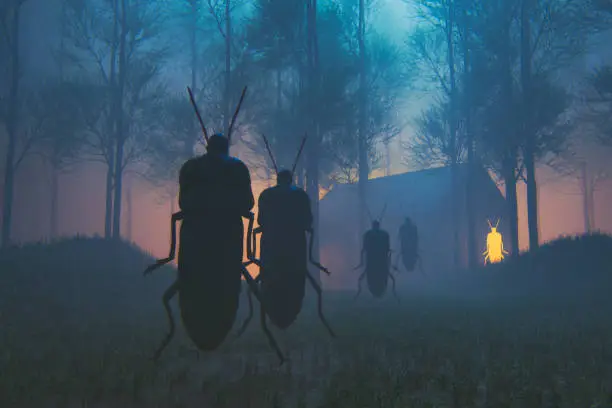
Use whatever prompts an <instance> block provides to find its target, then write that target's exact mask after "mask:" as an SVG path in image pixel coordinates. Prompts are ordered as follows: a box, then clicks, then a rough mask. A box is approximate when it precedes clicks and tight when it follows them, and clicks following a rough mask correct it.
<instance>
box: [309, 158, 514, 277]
mask: <svg viewBox="0 0 612 408" xmlns="http://www.w3.org/2000/svg"><path fill="white" fill-rule="evenodd" d="M474 173H475V179H474V185H475V188H474V190H475V197H474V201H473V203H474V215H475V224H476V225H475V234H476V245H477V250H478V261H479V262H480V263H482V262H483V261H484V257H483V256H482V255H481V253H482V252H483V251H484V250H485V247H486V235H487V233H488V232H489V231H490V230H489V227H488V224H487V220H491V223H493V225H495V222H496V220H497V219H500V223H499V227H498V231H499V232H501V234H502V236H503V239H504V247H505V249H506V250H507V251H512V250H513V249H512V248H511V247H510V237H509V235H508V225H507V221H508V217H507V215H506V214H507V212H506V201H505V199H504V196H503V195H502V194H501V192H500V190H499V188H498V187H497V186H496V184H495V182H494V181H493V180H492V179H491V177H490V176H489V174H488V173H487V172H486V171H485V170H484V169H482V168H480V169H478V170H477V171H475V172H474ZM457 178H458V186H459V191H458V194H457V197H453V195H452V192H451V171H450V167H439V168H434V169H428V170H422V171H415V172H408V173H403V174H398V175H393V176H387V177H380V178H376V179H370V180H368V183H367V192H368V200H367V204H368V207H369V211H370V213H371V214H372V217H375V218H376V217H379V216H380V214H381V212H382V210H383V208H384V206H385V203H387V209H386V211H385V215H384V217H383V219H382V223H381V227H382V228H383V229H385V230H387V231H388V232H389V234H390V235H391V239H392V242H391V245H392V249H393V250H394V251H395V250H397V249H398V248H399V245H398V240H397V235H398V230H399V227H400V225H401V223H402V222H403V220H404V217H405V216H409V217H410V218H411V219H412V220H413V222H414V223H415V224H416V225H417V228H418V230H419V240H420V249H421V250H420V253H421V257H422V259H423V268H424V269H425V270H426V272H427V273H436V274H438V273H447V272H450V271H452V269H453V265H452V263H453V235H452V212H451V208H452V207H451V206H452V204H453V203H455V202H457V203H458V205H459V214H460V216H459V239H460V257H461V259H460V263H461V265H460V266H461V267H466V266H467V260H468V256H467V245H468V244H467V215H466V197H467V191H466V189H467V187H466V186H467V166H465V165H458V166H457ZM357 188H358V187H357V184H340V185H336V186H335V187H334V188H333V189H332V190H331V191H330V192H329V193H328V194H327V195H325V197H323V199H322V200H321V201H320V204H319V205H320V207H319V211H320V213H319V217H320V224H319V233H320V248H321V261H322V263H323V264H324V265H325V266H327V267H328V268H329V269H330V271H332V276H330V277H324V278H323V280H324V282H325V283H327V284H326V287H328V288H346V287H347V285H348V287H351V288H352V287H353V286H354V284H355V282H356V279H357V274H358V272H357V271H353V270H352V268H354V267H355V266H357V265H358V263H359V252H360V250H361V236H360V233H359V220H358V211H359V202H358V195H357V194H358V190H357ZM366 225H367V226H368V228H369V225H370V222H369V220H366ZM395 256H396V253H394V254H393V260H394V262H395Z"/></svg>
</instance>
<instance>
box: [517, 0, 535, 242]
mask: <svg viewBox="0 0 612 408" xmlns="http://www.w3.org/2000/svg"><path fill="white" fill-rule="evenodd" d="M529 2H530V0H523V1H522V4H521V82H522V87H523V132H524V136H525V149H524V160H525V171H526V172H527V221H528V225H529V250H534V249H537V248H538V246H539V236H538V187H537V184H536V178H535V134H534V132H533V123H532V116H531V113H532V112H531V26H530V22H529V4H528V3H529Z"/></svg>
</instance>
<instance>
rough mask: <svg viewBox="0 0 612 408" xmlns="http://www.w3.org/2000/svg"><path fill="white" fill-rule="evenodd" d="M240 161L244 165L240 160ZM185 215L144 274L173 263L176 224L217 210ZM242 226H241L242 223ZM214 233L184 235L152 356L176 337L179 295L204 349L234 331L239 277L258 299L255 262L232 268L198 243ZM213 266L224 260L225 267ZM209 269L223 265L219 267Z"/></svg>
mask: <svg viewBox="0 0 612 408" xmlns="http://www.w3.org/2000/svg"><path fill="white" fill-rule="evenodd" d="M246 90H247V88H246V87H245V88H244V90H243V91H242V95H241V97H240V101H239V103H238V106H237V107H236V111H235V113H234V116H233V118H232V122H231V124H230V127H229V130H228V137H227V145H228V146H229V142H230V141H231V130H232V128H233V125H234V121H235V119H236V116H237V115H238V112H239V110H240V107H241V105H242V101H243V100H244V96H245V93H246ZM187 91H188V92H189V97H190V99H191V103H192V105H193V107H194V110H195V113H196V115H197V118H198V121H199V122H200V126H201V127H202V132H203V134H204V139H205V142H207V143H208V142H209V137H208V134H207V132H206V128H205V126H204V123H203V121H202V117H201V116H200V112H199V110H198V107H197V105H196V103H195V100H194V98H193V94H192V92H191V89H189V88H187ZM211 140H212V137H211ZM215 140H217V139H215ZM227 161H231V162H232V163H242V162H239V161H238V160H237V159H234V158H228V159H227ZM242 166H244V165H243V164H242ZM245 169H246V167H245ZM246 173H247V175H248V170H246ZM211 177H213V178H214V177H221V176H219V175H212V176H211ZM247 178H248V177H247ZM249 183H250V181H249ZM249 191H250V186H249ZM251 200H252V193H251ZM230 204H231V203H230ZM186 214H187V213H186V212H185V211H179V212H177V213H175V214H172V218H171V244H170V254H169V255H168V257H167V258H164V259H160V260H158V261H157V262H155V263H154V264H152V265H150V266H149V267H148V268H147V269H146V270H145V271H144V275H148V274H150V273H151V272H152V271H153V270H154V269H156V268H158V267H160V266H162V265H164V264H167V263H169V262H170V261H172V260H173V259H174V258H175V250H176V224H177V222H178V221H180V220H183V227H182V228H184V227H185V226H188V225H189V224H186V223H187V222H189V223H191V225H192V226H193V225H196V226H197V225H198V224H197V223H198V222H199V221H198V219H199V220H202V219H204V220H207V219H208V220H211V217H212V220H214V217H215V216H216V214H214V213H206V214H194V215H193V216H191V215H190V216H187V215H186ZM207 217H208V218H207ZM243 217H245V218H248V219H249V225H248V232H247V242H249V241H250V239H251V235H252V231H253V221H254V215H253V213H252V212H249V214H248V215H246V214H245V215H243ZM241 228H243V227H242V226H241ZM214 233H215V232H214V231H206V230H203V231H201V232H197V233H196V234H195V235H198V234H202V235H199V236H195V235H194V236H191V235H186V236H185V237H184V238H183V239H186V241H181V245H180V250H179V275H178V278H177V280H176V281H175V282H174V283H173V284H172V285H171V286H170V287H169V288H168V289H167V290H166V291H165V293H164V295H163V304H164V308H165V310H166V314H167V316H168V321H169V324H170V330H169V332H168V334H167V335H166V337H165V338H164V339H163V341H162V344H161V346H160V347H159V348H158V349H157V350H156V352H155V355H154V357H153V359H154V360H157V359H158V358H159V357H160V355H161V353H162V351H163V350H164V349H165V348H166V346H167V345H168V344H169V343H170V341H171V340H172V338H173V336H174V332H175V323H174V318H173V316H172V310H171V309H170V300H171V299H172V298H173V297H174V296H175V295H177V294H178V295H179V307H180V310H181V320H182V321H183V326H184V327H185V329H186V331H187V334H188V335H189V337H190V339H191V340H192V341H193V343H194V344H195V345H196V346H197V347H198V348H199V349H200V350H202V351H212V350H215V349H216V348H217V347H218V346H219V345H220V344H221V343H222V342H223V341H224V339H225V337H226V336H227V333H228V332H229V331H230V330H231V327H232V325H233V323H234V321H235V319H236V312H237V309H238V302H239V298H240V291H241V283H240V280H241V277H244V279H245V280H246V282H247V284H248V286H249V287H250V288H251V290H252V291H253V293H254V294H255V296H256V297H257V298H258V299H259V291H258V289H257V285H256V283H255V280H254V279H253V277H252V276H251V275H250V274H249V273H248V271H247V270H246V266H248V265H249V264H251V263H252V262H251V261H249V262H241V261H240V260H239V261H238V262H236V265H237V269H236V270H228V266H227V265H228V263H227V261H226V260H225V259H226V258H219V259H215V257H222V256H223V255H222V254H219V253H214V251H211V250H210V249H208V250H206V248H205V247H202V245H201V243H199V242H198V241H201V238H202V237H205V236H206V235H205V234H214ZM232 245H234V244H232ZM238 245H239V248H233V247H231V248H230V247H227V246H226V247H225V249H226V250H227V251H230V252H233V251H236V253H237V252H238V251H240V250H241V249H240V248H241V247H242V243H240V244H238ZM202 251H205V252H202ZM249 251H251V248H250V245H247V256H248V257H249V258H251V257H252V255H251V254H249ZM202 253H204V254H205V255H206V256H209V257H211V259H210V261H209V260H202V258H199V257H198V256H201V254H202ZM190 262H191V263H190ZM201 262H202V263H203V262H207V263H203V264H202V265H200V264H199V263H201ZM194 263H195V267H194ZM232 264H233V263H232ZM181 265H189V266H190V268H188V270H189V271H190V274H187V272H186V271H183V270H181ZM214 265H222V267H218V266H214ZM211 268H219V269H218V270H217V269H211ZM194 269H195V271H194ZM200 270H201V271H200ZM199 272H202V273H199ZM264 331H265V333H266V335H267V336H268V340H269V342H270V344H271V346H272V347H273V348H274V350H275V351H276V353H277V354H278V356H279V358H280V360H281V362H282V361H284V357H283V355H282V353H281V352H280V350H279V348H278V345H277V344H276V341H275V340H274V338H273V337H272V335H271V334H270V332H269V331H267V330H266V329H265V328H264Z"/></svg>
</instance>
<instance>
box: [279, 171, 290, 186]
mask: <svg viewBox="0 0 612 408" xmlns="http://www.w3.org/2000/svg"><path fill="white" fill-rule="evenodd" d="M292 182H293V173H292V172H291V170H281V171H279V172H278V174H277V175H276V184H277V185H279V186H290V185H291V183H292Z"/></svg>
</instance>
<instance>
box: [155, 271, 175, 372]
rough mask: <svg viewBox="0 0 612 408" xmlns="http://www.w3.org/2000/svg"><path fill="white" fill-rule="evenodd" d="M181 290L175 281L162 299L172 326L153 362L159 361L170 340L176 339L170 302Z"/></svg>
mask: <svg viewBox="0 0 612 408" xmlns="http://www.w3.org/2000/svg"><path fill="white" fill-rule="evenodd" d="M178 290H179V283H178V280H176V281H174V283H173V284H172V285H170V287H169V288H168V289H166V291H165V292H164V296H163V297H162V301H163V303H164V309H166V314H167V315H168V323H169V324H170V331H168V334H166V337H164V340H163V341H162V344H161V345H160V346H159V348H158V349H157V351H155V355H154V356H153V360H155V361H157V359H159V356H161V353H162V351H164V349H165V348H166V346H167V345H168V344H170V340H172V337H174V327H175V325H174V317H173V316H172V309H170V300H172V298H173V297H174V296H175V295H176V294H177V292H178Z"/></svg>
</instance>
